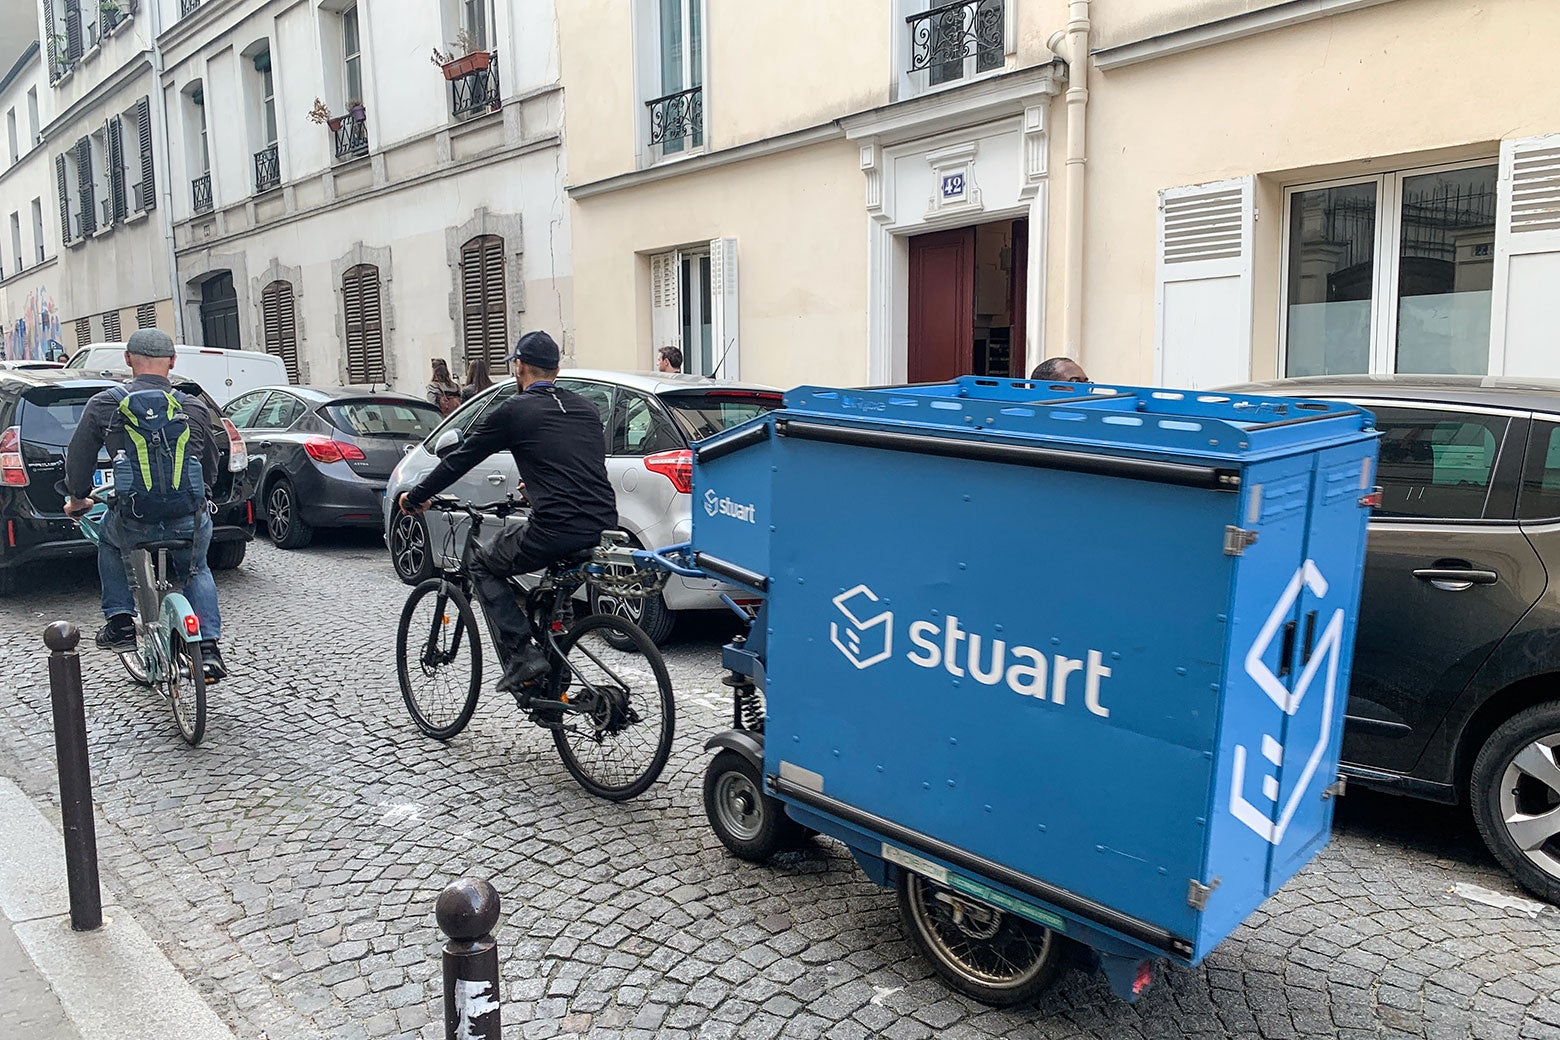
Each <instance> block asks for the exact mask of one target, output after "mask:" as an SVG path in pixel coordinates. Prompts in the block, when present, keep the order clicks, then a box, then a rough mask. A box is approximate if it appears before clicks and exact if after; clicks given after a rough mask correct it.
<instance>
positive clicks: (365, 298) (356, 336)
mask: <svg viewBox="0 0 1560 1040" xmlns="http://www.w3.org/2000/svg"><path fill="white" fill-rule="evenodd" d="M341 306H342V313H343V317H344V319H345V320H344V324H345V326H346V333H347V382H349V383H382V382H384V381H385V337H384V323H383V320H382V318H381V316H380V299H379V268H377V267H375V266H374V265H372V264H359V265H358V266H356V267H353V268H350V269H348V271H347V273H346V274H345V275H343V276H342V279H341Z"/></svg>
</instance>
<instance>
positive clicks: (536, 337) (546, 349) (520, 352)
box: [509, 332, 558, 372]
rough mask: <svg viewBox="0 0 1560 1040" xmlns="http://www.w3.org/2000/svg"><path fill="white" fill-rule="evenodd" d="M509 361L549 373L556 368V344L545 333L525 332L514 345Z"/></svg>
mask: <svg viewBox="0 0 1560 1040" xmlns="http://www.w3.org/2000/svg"><path fill="white" fill-rule="evenodd" d="M509 360H510V361H511V362H515V361H523V362H525V363H526V364H527V365H530V366H531V367H532V368H539V369H541V370H542V371H544V372H550V371H552V370H553V369H555V368H557V367H558V344H556V343H554V342H553V338H552V337H551V336H549V335H547V333H545V332H527V333H526V334H525V335H524V336H521V337H520V339H519V341H517V342H516V343H515V349H514V350H513V351H512V352H511V353H510V355H509Z"/></svg>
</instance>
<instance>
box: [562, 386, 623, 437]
mask: <svg viewBox="0 0 1560 1040" xmlns="http://www.w3.org/2000/svg"><path fill="white" fill-rule="evenodd" d="M558 385H559V386H560V387H562V388H563V389H565V390H572V391H573V392H574V393H576V394H579V395H580V396H581V397H583V398H585V400H587V401H589V402H590V403H591V404H593V405H595V406H596V414H598V415H600V416H601V429H602V432H603V434H605V432H606V429H607V426H608V425H609V424H610V423H611V422H612V398H613V395H614V394H615V393H616V391H615V390H614V388H612V387H610V386H607V385H606V384H604V383H584V382H580V381H578V380H574V379H560V380H558ZM608 447H611V445H610V444H609V445H608Z"/></svg>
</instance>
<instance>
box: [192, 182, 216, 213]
mask: <svg viewBox="0 0 1560 1040" xmlns="http://www.w3.org/2000/svg"><path fill="white" fill-rule="evenodd" d="M190 199H191V204H192V205H193V206H194V207H195V212H196V213H209V212H211V208H212V199H211V174H209V173H204V174H201V175H200V176H199V177H196V178H195V179H194V180H192V181H190Z"/></svg>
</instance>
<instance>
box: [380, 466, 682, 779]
mask: <svg viewBox="0 0 1560 1040" xmlns="http://www.w3.org/2000/svg"><path fill="white" fill-rule="evenodd" d="M429 508H431V509H437V510H440V511H442V512H445V513H449V514H451V525H450V544H448V545H447V546H446V549H447V550H448V549H450V548H453V542H454V540H455V538H456V537H457V531H458V528H459V527H460V525H462V524H465V525H466V538H465V543H464V545H463V547H462V549H461V552H460V555H459V557H458V559H459V562H458V564H457V565H456V566H455V567H454V568H453V569H449V568H447V567H445V566H444V565H443V561H442V559H441V560H440V561H439V565H438V573H437V575H436V576H435V577H432V578H429V579H428V580H426V581H424V582H422V583H421V584H420V585H417V586H416V587H415V588H413V589H412V592H411V595H409V596H408V597H407V599H406V606H405V608H404V609H402V611H401V624H400V629H399V630H398V631H397V633H396V656H397V670H398V672H399V676H400V681H401V695H402V697H403V698H405V700H406V709H407V711H409V712H410V713H411V716H412V721H413V722H415V723H416V724H417V728H418V729H420V730H422V731H423V733H425V734H427V735H428V736H430V737H433V738H435V739H436V740H449V739H450V738H451V737H454V736H455V735H456V734H457V733H459V732H460V731H461V730H463V729H465V727H466V724H467V723H468V722H470V721H471V715H472V712H474V711H475V710H476V707H477V697H478V695H479V694H480V693H481V691H482V643H481V639H480V638H479V636H478V634H477V623H476V613H475V611H473V610H472V601H473V596H472V591H473V590H472V577H471V561H472V556H473V554H474V553H475V552H476V549H477V544H478V542H477V539H478V535H479V534H480V532H481V529H482V525H483V521H484V519H486V518H488V517H494V518H497V519H498V520H500V521H502V520H503V519H504V518H505V517H508V516H511V515H513V514H514V513H516V512H517V511H518V509H519V508H520V507H519V506H518V505H517V504H516V503H515V502H514V500H513V499H510V500H508V501H505V502H500V503H496V504H493V505H485V506H471V505H466V504H464V503H461V502H458V501H456V500H454V499H451V498H448V497H444V496H440V497H437V498H435V499H433V501H431V502H430V503H429ZM462 515H463V517H464V518H463V519H462V518H459V517H461V516H462ZM626 542H627V535H624V534H621V533H620V532H611V531H609V532H607V534H606V535H605V536H604V538H603V541H602V544H601V545H599V546H595V547H592V548H591V549H587V550H584V551H582V552H579V553H576V554H574V555H573V556H570V557H568V558H566V559H563V560H560V561H558V562H557V563H556V564H554V565H553V566H551V567H549V568H548V569H547V571H546V573H545V574H544V575H543V577H542V578H541V580H540V581H539V582H537V583H536V584H535V586H534V587H532V588H530V589H526V588H525V587H524V585H522V584H521V582H520V580H519V579H511V580H510V584H511V585H512V586H513V587H514V592H515V596H516V598H517V599H518V601H519V603H520V605H521V607H522V608H523V609H524V610H525V612H526V616H527V617H528V618H530V619H531V625H532V629H533V631H534V632H535V633H536V637H537V640H538V642H539V643H540V644H541V647H542V651H543V652H544V653H545V654H546V655H547V657H548V659H549V660H550V661H551V662H552V670H551V671H550V672H549V673H548V674H547V675H546V676H544V677H543V678H542V679H540V680H538V681H537V682H535V683H531V684H528V685H527V686H525V687H522V688H521V689H520V690H519V691H516V693H515V701H516V703H517V704H518V705H519V706H520V709H521V710H522V711H524V712H525V713H526V716H527V718H528V719H529V720H530V721H531V722H533V723H535V724H537V725H538V726H541V727H543V728H545V729H548V730H551V731H552V736H553V742H554V743H555V744H557V746H558V755H559V757H560V758H562V759H563V764H564V767H565V768H567V769H568V771H569V772H570V773H571V774H572V775H573V776H574V779H576V780H578V781H579V783H580V786H581V787H583V788H585V790H587V791H589V792H590V793H591V794H594V795H597V796H599V797H601V798H606V799H609V800H611V801H623V800H624V799H628V798H633V797H634V796H635V795H638V794H642V793H643V792H644V791H645V790H647V789H648V788H649V787H650V785H651V784H653V783H655V781H656V779H657V778H658V777H659V776H660V775H661V770H662V769H663V768H665V766H666V759H667V757H668V755H670V754H671V750H672V736H673V732H674V729H675V726H676V709H675V706H674V704H673V701H672V682H671V679H670V678H669V677H668V676H667V673H666V662H665V660H664V659H663V658H662V657H661V653H660V651H659V650H657V649H656V646H655V643H654V642H652V641H651V639H650V637H649V636H647V635H645V633H644V632H642V631H641V630H640V629H639V627H638V626H637V625H635V624H633V623H632V622H630V621H626V620H624V619H623V618H621V617H616V616H607V615H604V614H594V615H590V616H586V617H581V618H576V617H575V615H574V600H575V593H576V592H578V591H579V590H580V588H581V587H582V586H584V585H586V584H587V583H589V584H594V585H597V586H598V587H601V588H603V589H605V590H607V591H610V592H611V594H612V595H613V596H624V595H635V594H638V595H646V594H649V593H653V592H655V591H657V589H658V588H659V583H663V582H664V581H665V572H664V571H659V570H656V569H651V568H643V567H641V566H640V565H639V564H638V563H637V561H636V560H635V558H634V555H633V550H632V549H631V548H630V547H628V546H627V544H626ZM450 555H453V554H452V553H450V552H448V551H446V553H445V554H443V556H444V557H448V556H450ZM485 616H486V615H485V614H484V617H485ZM487 624H488V632H489V635H490V636H491V637H492V638H493V641H494V644H495V645H497V643H498V633H497V632H496V631H494V629H493V627H492V619H491V618H488V619H487Z"/></svg>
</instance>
